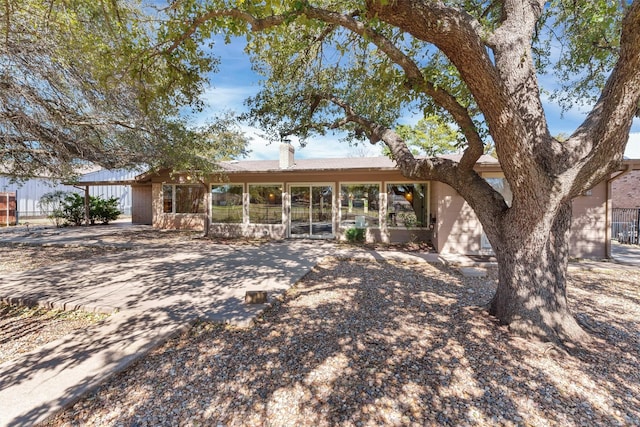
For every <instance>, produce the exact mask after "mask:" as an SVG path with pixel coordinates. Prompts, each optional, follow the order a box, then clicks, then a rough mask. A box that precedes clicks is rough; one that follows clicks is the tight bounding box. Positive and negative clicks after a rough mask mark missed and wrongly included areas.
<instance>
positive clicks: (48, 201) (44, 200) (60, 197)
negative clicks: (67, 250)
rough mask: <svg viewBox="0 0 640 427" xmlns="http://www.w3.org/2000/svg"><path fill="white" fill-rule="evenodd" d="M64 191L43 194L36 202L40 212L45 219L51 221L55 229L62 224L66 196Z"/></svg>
mask: <svg viewBox="0 0 640 427" xmlns="http://www.w3.org/2000/svg"><path fill="white" fill-rule="evenodd" d="M67 194H68V193H67V192H66V191H62V190H58V191H52V192H50V193H46V194H44V195H43V196H42V197H40V201H39V202H38V204H39V206H40V211H41V212H42V213H43V214H46V215H47V218H48V219H50V220H51V221H53V224H54V225H55V226H56V227H61V226H62V225H63V224H64V212H63V207H64V201H65V197H66V196H67Z"/></svg>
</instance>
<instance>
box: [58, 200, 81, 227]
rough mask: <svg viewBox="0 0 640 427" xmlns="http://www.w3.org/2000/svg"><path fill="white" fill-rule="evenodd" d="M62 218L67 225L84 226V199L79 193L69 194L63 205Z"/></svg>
mask: <svg viewBox="0 0 640 427" xmlns="http://www.w3.org/2000/svg"><path fill="white" fill-rule="evenodd" d="M62 218H64V219H65V220H66V222H67V224H72V225H82V223H83V222H84V197H82V196H81V195H79V194H78V193H67V195H66V196H65V198H64V203H63V204H62Z"/></svg>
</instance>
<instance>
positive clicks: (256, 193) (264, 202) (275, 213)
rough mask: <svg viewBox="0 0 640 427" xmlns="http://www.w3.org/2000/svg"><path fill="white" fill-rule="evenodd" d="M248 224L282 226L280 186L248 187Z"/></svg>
mask: <svg viewBox="0 0 640 427" xmlns="http://www.w3.org/2000/svg"><path fill="white" fill-rule="evenodd" d="M249 222H250V223H252V224H282V186H281V185H250V186H249Z"/></svg>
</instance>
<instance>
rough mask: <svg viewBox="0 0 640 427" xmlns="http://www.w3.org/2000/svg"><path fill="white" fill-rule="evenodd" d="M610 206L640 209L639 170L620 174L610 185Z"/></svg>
mask: <svg viewBox="0 0 640 427" xmlns="http://www.w3.org/2000/svg"><path fill="white" fill-rule="evenodd" d="M611 206H612V207H613V208H614V209H615V208H640V170H632V171H629V172H628V173H625V174H622V175H621V176H620V177H619V178H617V179H615V180H614V181H613V182H612V183H611Z"/></svg>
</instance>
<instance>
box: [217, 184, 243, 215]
mask: <svg viewBox="0 0 640 427" xmlns="http://www.w3.org/2000/svg"><path fill="white" fill-rule="evenodd" d="M242 192H243V188H242V185H237V184H235V185H234V184H226V185H213V186H211V222H225V223H241V222H242Z"/></svg>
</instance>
